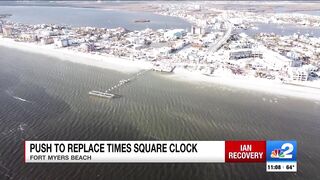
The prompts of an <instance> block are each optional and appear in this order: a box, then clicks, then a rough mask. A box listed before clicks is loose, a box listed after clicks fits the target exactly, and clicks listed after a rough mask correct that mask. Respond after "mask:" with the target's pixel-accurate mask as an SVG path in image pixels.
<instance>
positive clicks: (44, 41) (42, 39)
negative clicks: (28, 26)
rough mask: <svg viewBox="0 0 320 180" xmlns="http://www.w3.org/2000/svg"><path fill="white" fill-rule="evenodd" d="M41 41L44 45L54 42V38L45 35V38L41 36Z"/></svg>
mask: <svg viewBox="0 0 320 180" xmlns="http://www.w3.org/2000/svg"><path fill="white" fill-rule="evenodd" d="M40 42H41V44H43V45H47V44H53V43H54V40H53V38H52V37H43V38H41V40H40Z"/></svg>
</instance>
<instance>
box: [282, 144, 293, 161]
mask: <svg viewBox="0 0 320 180" xmlns="http://www.w3.org/2000/svg"><path fill="white" fill-rule="evenodd" d="M281 149H282V150H285V151H284V152H283V157H281V158H283V159H291V158H292V154H291V152H292V151H293V145H292V144H291V143H284V144H283V145H282V146H281Z"/></svg>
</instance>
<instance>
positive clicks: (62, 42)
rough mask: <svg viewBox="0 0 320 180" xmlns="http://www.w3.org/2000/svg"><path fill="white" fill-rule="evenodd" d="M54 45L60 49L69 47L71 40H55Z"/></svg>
mask: <svg viewBox="0 0 320 180" xmlns="http://www.w3.org/2000/svg"><path fill="white" fill-rule="evenodd" d="M54 44H55V45H56V46H58V47H67V46H69V40H68V39H66V38H65V39H55V40H54Z"/></svg>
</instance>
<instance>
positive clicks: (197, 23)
mask: <svg viewBox="0 0 320 180" xmlns="http://www.w3.org/2000/svg"><path fill="white" fill-rule="evenodd" d="M157 13H159V14H162V15H169V16H176V17H180V18H183V19H185V20H187V21H189V22H191V23H192V24H193V25H192V26H191V27H190V28H188V29H158V30H153V29H149V28H147V29H145V30H140V31H129V30H127V29H125V28H121V27H119V28H114V29H107V28H96V27H69V26H62V25H51V24H40V25H26V24H19V23H12V22H8V21H2V23H0V34H1V35H2V36H3V37H6V38H12V39H14V40H15V41H23V42H30V43H37V44H39V45H47V46H54V47H56V48H68V49H70V50H74V51H80V52H84V53H91V54H99V55H114V56H117V57H121V58H125V59H130V60H133V61H139V60H144V61H150V62H153V63H154V65H155V67H156V69H157V70H160V71H162V70H163V69H165V71H172V70H173V69H174V68H175V67H183V68H187V69H190V70H192V71H201V72H202V73H204V74H206V75H211V74H213V73H214V72H215V70H217V69H227V70H230V72H232V73H233V74H238V75H243V76H255V77H259V78H267V79H281V80H283V81H286V80H289V81H307V80H315V79H317V78H318V76H319V67H320V60H319V58H320V50H319V49H320V38H315V37H311V36H307V35H299V34H293V35H291V36H280V35H277V34H266V33H260V34H258V35H257V36H255V37H249V36H247V35H246V34H244V33H240V32H238V31H237V29H246V28H248V27H251V26H252V24H251V23H250V22H251V21H253V20H255V21H258V22H263V21H265V20H267V19H268V22H269V21H270V18H268V15H259V16H255V15H254V13H252V12H234V11H221V10H220V11H219V10H215V9H212V8H208V7H203V6H201V5H192V4H191V5H190V4H189V5H181V3H180V4H179V5H176V4H167V5H160V6H159V8H158V11H157ZM244 17H246V18H244ZM281 17H282V15H281V16H280V17H279V18H277V21H280V20H283V21H285V22H286V23H288V22H291V21H298V20H297V19H298V16H297V17H296V16H294V17H295V18H291V19H290V18H288V19H289V20H287V19H285V18H284V19H281ZM271 20H272V19H271ZM305 21H310V23H309V24H312V25H316V24H317V23H319V22H320V20H315V19H313V18H311V19H310V18H309V19H305ZM311 22H312V23H311ZM217 45H218V46H217Z"/></svg>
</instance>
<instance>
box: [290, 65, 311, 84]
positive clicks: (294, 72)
mask: <svg viewBox="0 0 320 180" xmlns="http://www.w3.org/2000/svg"><path fill="white" fill-rule="evenodd" d="M288 73H289V78H290V79H291V80H293V81H307V80H308V76H309V73H308V72H307V71H306V70H304V69H303V68H295V67H293V68H290V69H289V71H288Z"/></svg>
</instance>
